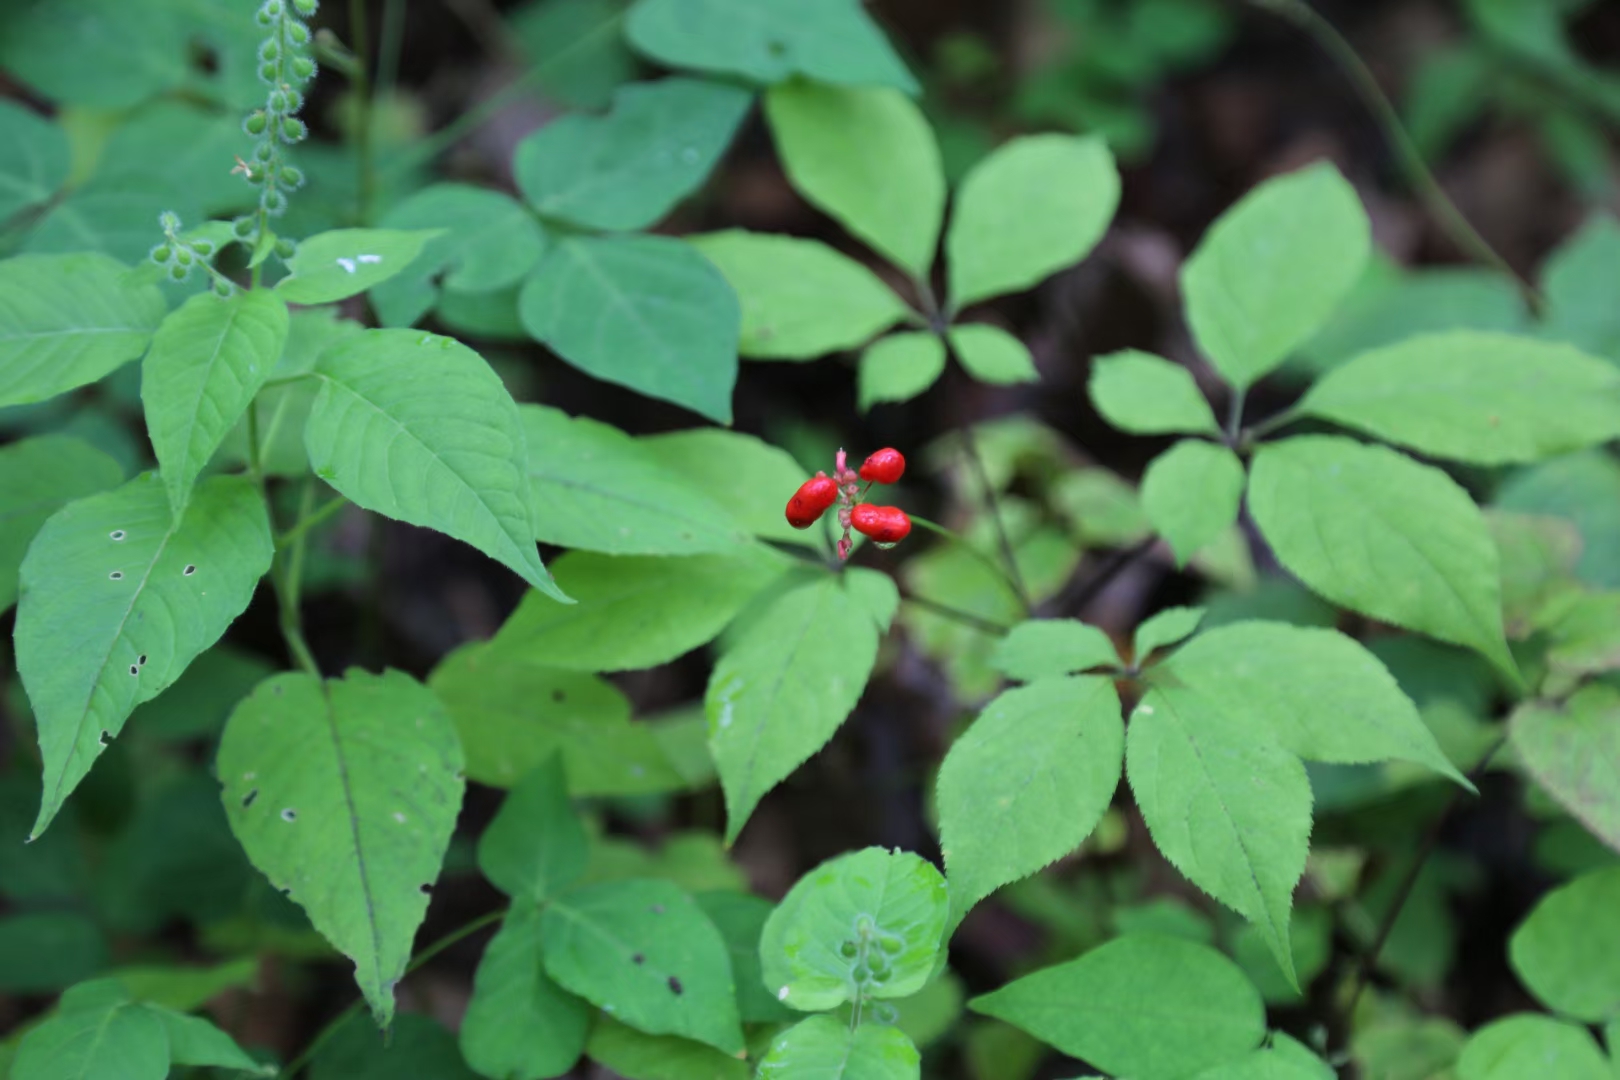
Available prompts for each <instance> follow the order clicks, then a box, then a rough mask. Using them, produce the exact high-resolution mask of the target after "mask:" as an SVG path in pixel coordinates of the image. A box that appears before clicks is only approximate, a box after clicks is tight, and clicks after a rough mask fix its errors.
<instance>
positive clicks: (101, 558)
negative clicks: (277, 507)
mask: <svg viewBox="0 0 1620 1080" xmlns="http://www.w3.org/2000/svg"><path fill="white" fill-rule="evenodd" d="M272 553H273V547H272V543H271V539H270V522H269V519H268V518H267V516H266V514H265V507H264V501H263V500H262V499H261V498H260V497H259V494H258V492H257V490H255V488H254V487H253V485H252V483H251V482H249V481H248V480H247V479H246V478H245V477H218V478H215V479H212V480H209V481H207V482H205V483H203V484H201V485H199V486H198V488H197V491H196V493H195V495H194V496H193V498H192V501H191V505H190V506H189V507H188V508H187V509H186V513H185V516H184V517H183V518H182V519H180V520H179V521H175V520H174V518H173V516H172V514H171V512H170V509H169V502H168V499H167V497H166V496H165V494H164V491H163V485H162V483H161V482H160V481H159V480H158V477H157V475H156V474H155V473H144V474H142V475H141V476H139V477H137V478H136V479H134V480H132V481H130V482H129V483H128V484H125V485H124V486H122V487H119V488H116V489H114V490H112V491H108V492H104V493H102V494H99V495H92V496H90V497H88V498H85V499H80V500H78V501H77V502H73V503H69V504H68V505H67V506H65V507H63V508H62V509H61V510H59V511H57V513H55V514H54V515H52V517H51V518H50V520H48V521H47V522H45V524H44V526H43V527H42V528H41V529H40V530H39V533H38V535H36V536H35V538H34V542H33V544H32V545H31V546H30V547H29V549H28V555H27V556H26V557H25V558H24V559H23V563H22V569H21V571H20V573H19V581H20V583H21V593H22V597H21V600H20V601H19V603H18V607H17V629H16V635H15V636H16V647H17V670H18V672H19V673H20V674H21V675H22V681H23V686H24V687H26V688H27V690H28V700H29V702H30V703H31V704H32V706H33V709H34V718H35V723H36V725H37V726H38V729H39V744H40V754H41V756H42V757H43V759H44V764H45V790H44V795H43V798H42V799H41V802H40V809H39V818H38V820H37V821H36V822H35V823H34V829H33V835H34V836H38V835H39V834H40V833H41V832H43V831H44V829H45V826H47V825H48V824H50V821H51V818H53V817H54V816H55V815H56V812H57V810H58V809H60V808H61V806H62V803H63V801H64V800H65V799H66V798H67V797H68V794H69V793H70V792H72V790H73V788H74V787H75V786H76V785H77V784H78V782H79V781H80V780H81V779H83V778H84V776H85V775H86V774H87V773H88V772H89V771H90V766H91V764H92V763H93V762H94V761H95V759H96V758H97V757H98V756H99V755H100V754H101V752H102V751H103V750H105V749H106V747H107V743H106V740H107V739H110V738H112V737H113V736H116V735H117V734H118V733H119V731H121V730H122V729H123V726H124V720H125V719H126V718H127V717H128V716H129V714H130V712H131V710H133V709H134V708H135V706H136V705H138V704H140V703H141V702H143V701H149V700H151V699H152V698H154V697H156V696H157V695H158V694H160V693H162V692H163V691H164V690H165V689H167V688H168V686H169V685H170V684H171V683H173V682H174V681H175V680H176V679H177V678H179V677H180V673H181V672H183V671H184V670H185V669H186V665H188V664H190V663H191V661H192V660H193V659H194V658H195V657H196V656H197V654H198V653H200V652H202V651H203V650H204V649H206V648H208V647H209V646H210V645H212V644H213V643H214V642H215V641H216V640H218V639H219V636H220V635H221V634H223V633H224V632H225V628H226V627H228V626H229V625H230V624H231V622H232V621H234V620H235V618H236V617H237V616H238V615H240V614H241V613H242V611H243V609H245V608H246V607H247V605H248V601H249V600H250V599H251V598H252V596H253V590H254V588H255V587H256V586H257V585H258V581H259V578H260V577H261V576H262V575H263V574H264V573H265V571H267V570H268V569H269V568H270V559H271V555H272Z"/></svg>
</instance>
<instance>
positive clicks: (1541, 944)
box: [1508, 867, 1620, 1024]
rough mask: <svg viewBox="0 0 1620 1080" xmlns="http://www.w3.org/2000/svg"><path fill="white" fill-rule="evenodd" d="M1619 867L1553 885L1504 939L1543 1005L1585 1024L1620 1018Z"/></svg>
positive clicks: (1523, 977)
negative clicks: (1618, 963)
mask: <svg viewBox="0 0 1620 1080" xmlns="http://www.w3.org/2000/svg"><path fill="white" fill-rule="evenodd" d="M1615 956H1620V867H1610V868H1608V869H1605V870H1596V871H1593V872H1592V873H1589V874H1584V875H1582V876H1581V877H1578V878H1576V879H1575V880H1574V881H1572V882H1570V883H1569V884H1567V885H1565V886H1563V887H1561V888H1558V889H1554V890H1553V891H1552V892H1550V893H1548V894H1547V895H1546V896H1544V897H1542V899H1541V902H1540V903H1538V904H1537V905H1536V906H1535V908H1534V909H1533V910H1532V911H1531V912H1530V914H1529V916H1528V917H1526V919H1525V920H1524V922H1523V923H1521V924H1520V926H1519V928H1518V930H1516V931H1514V934H1513V937H1512V939H1511V940H1510V941H1509V942H1508V959H1509V960H1510V961H1511V962H1512V964H1513V971H1514V974H1516V975H1518V977H1519V979H1520V981H1522V982H1523V983H1524V985H1525V986H1527V987H1529V989H1530V992H1531V993H1532V994H1534V995H1535V996H1536V1000H1538V1001H1540V1002H1541V1003H1542V1004H1543V1005H1545V1006H1547V1008H1549V1009H1551V1010H1553V1011H1554V1012H1556V1013H1561V1014H1562V1015H1564V1016H1568V1017H1570V1018H1571V1019H1575V1020H1580V1021H1582V1022H1584V1023H1588V1024H1602V1023H1606V1022H1608V1021H1611V1020H1620V967H1617V966H1616V965H1615V963H1614V961H1613V958H1614V957H1615Z"/></svg>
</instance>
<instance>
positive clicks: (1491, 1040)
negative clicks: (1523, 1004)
mask: <svg viewBox="0 0 1620 1080" xmlns="http://www.w3.org/2000/svg"><path fill="white" fill-rule="evenodd" d="M1594 955H1595V954H1594ZM1456 1069H1457V1080H1542V1078H1543V1077H1553V1076H1556V1077H1558V1080H1612V1078H1613V1076H1614V1070H1613V1069H1612V1068H1611V1067H1610V1062H1609V1061H1608V1059H1607V1058H1606V1057H1604V1055H1603V1051H1602V1050H1601V1049H1599V1048H1598V1044H1597V1042H1596V1040H1594V1039H1593V1038H1592V1033H1591V1032H1589V1031H1587V1030H1586V1029H1585V1028H1583V1027H1580V1026H1578V1025H1576V1024H1568V1023H1565V1022H1563V1021H1562V1020H1554V1019H1553V1018H1552V1017H1550V1016H1539V1015H1536V1014H1534V1013H1516V1014H1514V1015H1512V1016H1507V1017H1503V1018H1502V1019H1501V1020H1497V1021H1494V1022H1493V1023H1489V1024H1486V1025H1485V1026H1484V1027H1482V1028H1480V1029H1479V1030H1478V1031H1476V1032H1474V1033H1473V1035H1472V1036H1470V1037H1469V1039H1468V1042H1467V1043H1466V1044H1464V1046H1463V1048H1462V1054H1461V1055H1460V1056H1459V1057H1458V1058H1457V1066H1456Z"/></svg>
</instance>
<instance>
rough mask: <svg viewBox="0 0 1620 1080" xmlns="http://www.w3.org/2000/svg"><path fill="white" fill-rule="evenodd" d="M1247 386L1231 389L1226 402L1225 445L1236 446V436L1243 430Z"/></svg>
mask: <svg viewBox="0 0 1620 1080" xmlns="http://www.w3.org/2000/svg"><path fill="white" fill-rule="evenodd" d="M1248 397H1249V388H1248V387H1246V386H1245V387H1240V388H1238V389H1234V390H1233V391H1232V398H1231V400H1230V401H1228V402H1227V403H1226V445H1227V446H1229V447H1232V448H1233V449H1236V448H1237V444H1238V436H1239V435H1240V434H1242V432H1243V403H1244V402H1245V401H1247V400H1248Z"/></svg>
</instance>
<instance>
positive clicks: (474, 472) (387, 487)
mask: <svg viewBox="0 0 1620 1080" xmlns="http://www.w3.org/2000/svg"><path fill="white" fill-rule="evenodd" d="M315 375H316V377H317V378H318V379H319V380H320V382H321V391H320V393H319V394H318V395H317V396H316V398H315V404H314V406H313V407H312V408H311V409H310V414H309V423H308V425H307V426H306V428H305V429H304V444H305V447H306V448H307V449H308V451H309V460H310V463H311V464H312V465H313V466H314V468H315V472H316V474H317V475H318V476H320V477H321V479H323V480H325V481H326V482H327V483H329V484H331V485H332V486H333V487H335V488H337V489H338V491H340V492H342V493H343V494H344V495H346V496H348V497H349V499H350V500H351V501H353V502H354V503H356V504H357V505H359V506H362V507H364V508H365V509H367V510H371V511H374V512H375V513H379V514H384V515H386V516H388V517H391V518H394V519H396V520H398V521H404V522H406V523H408V524H411V525H421V526H425V527H427V528H430V529H437V530H438V531H440V532H442V533H444V534H446V535H448V536H452V537H454V538H455V539H457V540H461V541H463V542H464V543H468V544H471V545H472V546H473V547H475V548H477V549H478V550H479V551H482V552H483V553H484V554H486V555H488V556H489V557H490V558H492V559H495V560H497V561H499V562H502V563H505V564H506V565H507V566H508V567H510V568H511V569H512V570H513V571H514V572H516V573H517V574H519V575H520V576H521V577H522V578H523V580H525V581H527V582H528V583H529V584H530V585H533V586H534V587H535V588H537V589H539V590H540V591H541V592H543V593H545V594H547V595H548V596H551V597H554V598H555V599H558V600H562V601H564V602H567V597H566V596H565V595H564V594H563V592H562V590H560V589H558V588H557V585H556V583H555V582H553V581H552V580H551V575H550V574H548V573H547V572H546V568H545V567H544V566H543V565H541V563H540V553H539V551H538V550H536V548H535V545H534V529H533V523H532V520H531V513H530V510H529V492H528V490H527V487H526V479H525V476H526V474H527V472H528V464H529V460H528V459H529V455H528V451H527V450H526V448H525V447H526V444H525V442H524V438H523V425H522V422H521V419H520V417H519V414H518V409H517V405H515V404H514V403H513V401H512V399H511V397H510V396H509V395H508V394H507V392H506V387H505V386H503V385H502V384H501V380H500V378H499V377H498V376H497V375H496V374H495V373H494V372H493V371H491V370H490V367H489V365H488V364H486V363H485V362H484V360H483V358H482V357H480V356H479V355H478V354H477V353H475V352H473V351H472V350H471V349H469V348H467V347H466V346H465V345H462V344H460V343H459V342H457V341H455V340H453V339H452V338H445V337H437V336H435V335H433V334H423V333H419V332H417V331H414V330H368V331H366V332H365V333H363V334H356V335H355V336H353V337H352V338H348V339H346V340H344V341H343V342H341V343H340V344H338V345H336V346H334V347H332V348H330V349H328V350H327V351H326V352H325V353H323V354H322V355H321V358H320V362H319V364H318V366H317V368H316V370H315Z"/></svg>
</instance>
